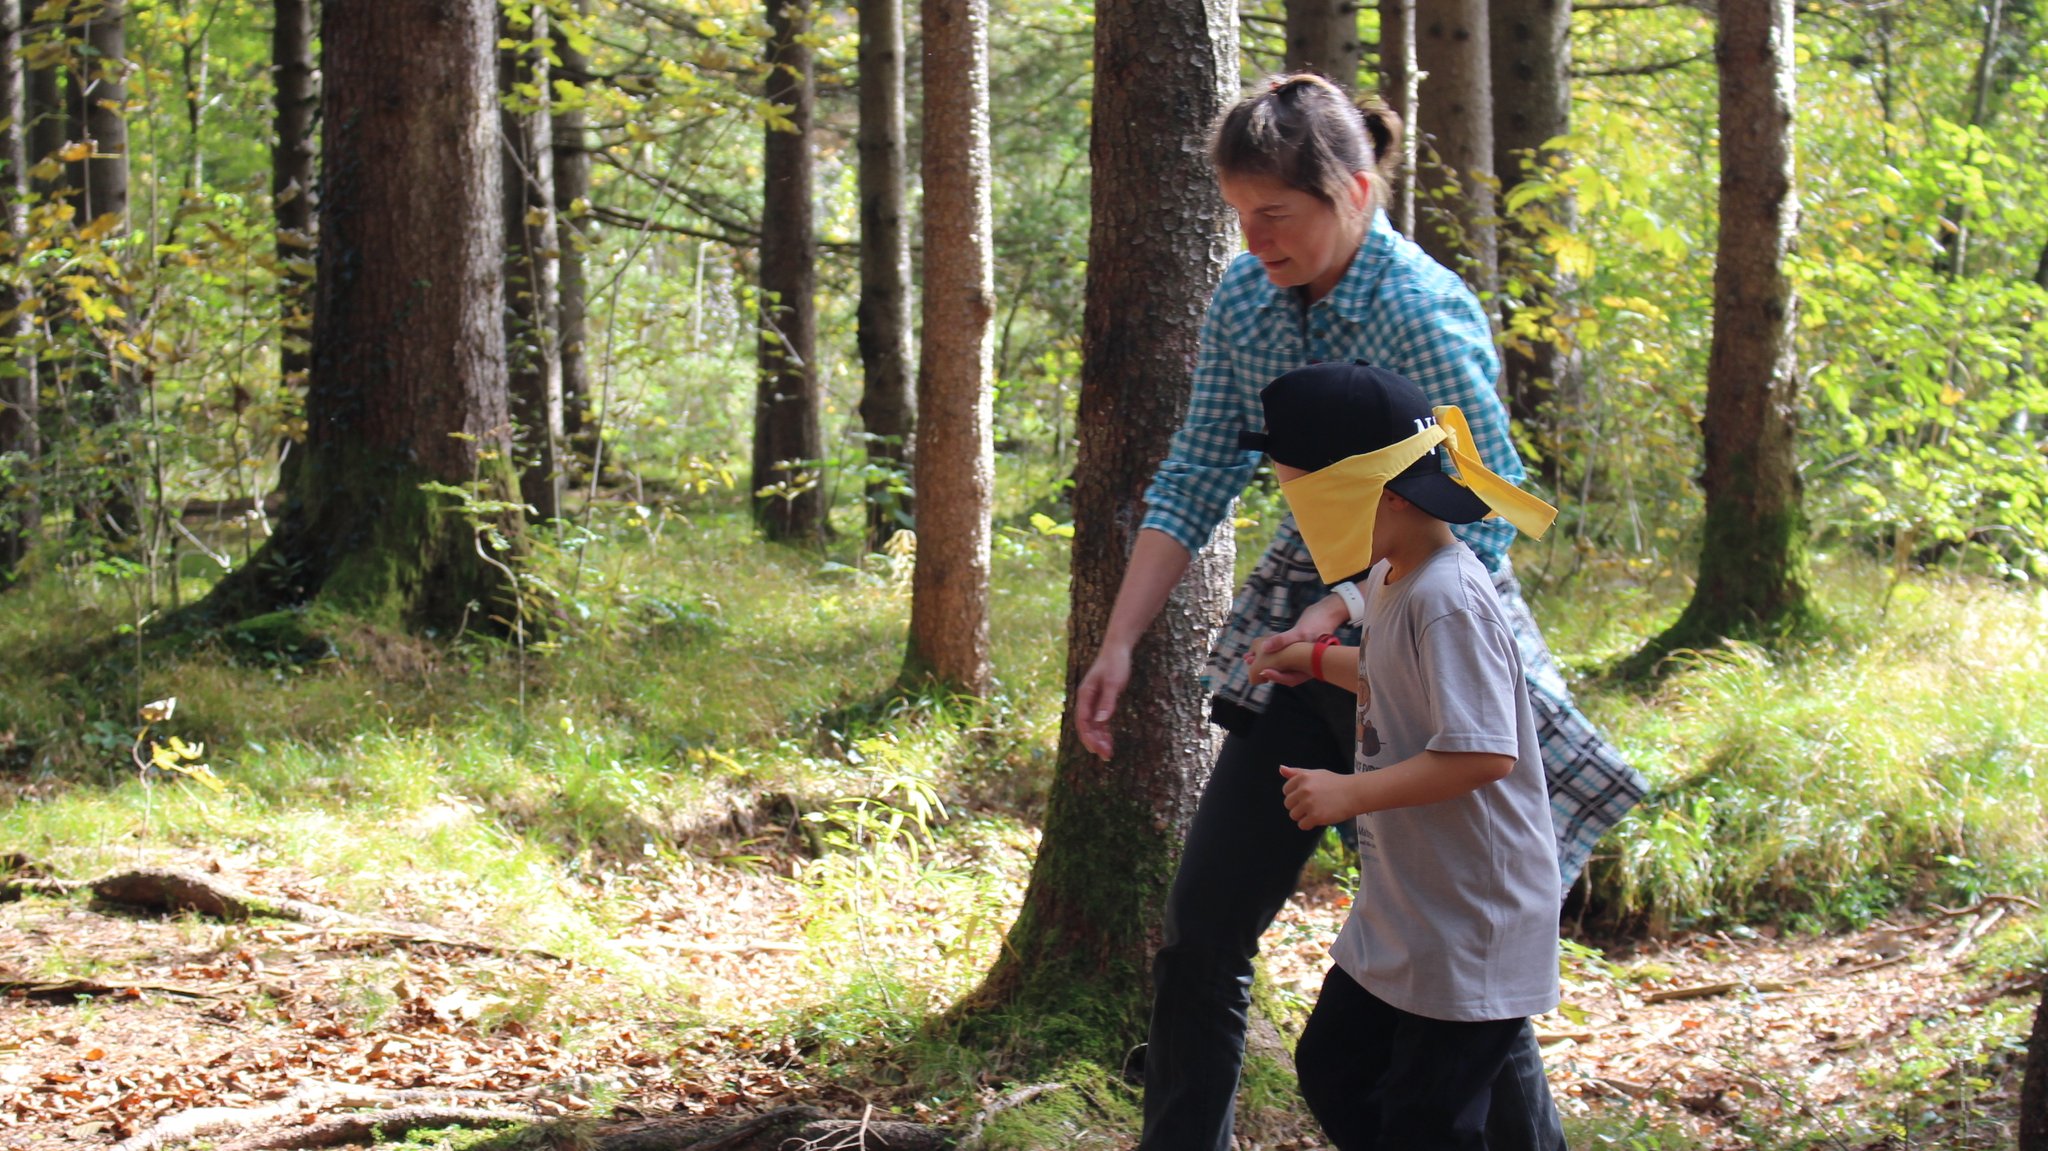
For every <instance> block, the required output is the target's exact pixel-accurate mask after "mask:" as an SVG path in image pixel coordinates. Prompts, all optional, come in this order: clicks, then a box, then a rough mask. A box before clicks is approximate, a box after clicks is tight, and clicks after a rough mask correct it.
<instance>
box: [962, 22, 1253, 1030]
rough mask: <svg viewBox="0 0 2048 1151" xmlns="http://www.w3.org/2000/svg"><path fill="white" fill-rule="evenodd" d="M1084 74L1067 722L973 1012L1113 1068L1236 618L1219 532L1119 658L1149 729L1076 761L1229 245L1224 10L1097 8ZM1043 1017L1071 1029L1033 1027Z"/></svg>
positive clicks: (1138, 1010)
mask: <svg viewBox="0 0 2048 1151" xmlns="http://www.w3.org/2000/svg"><path fill="white" fill-rule="evenodd" d="M1095 62H1096V66H1095V100H1096V104H1095V127H1094V133H1093V138H1092V140H1091V143H1090V161H1091V164H1092V165H1093V173H1094V177H1093V191H1092V193H1091V197H1092V201H1093V213H1092V219H1091V224H1090V232H1089V240H1088V251H1089V259H1088V284H1087V305H1086V308H1087V310H1086V317H1085V321H1084V331H1083V337H1082V338H1083V341H1084V345H1083V361H1082V367H1081V410H1080V416H1079V419H1078V421H1077V423H1078V428H1079V434H1080V445H1079V449H1080V450H1079V461H1078V464H1077V468H1076V471H1075V477H1074V492H1073V500H1074V548H1073V566H1072V573H1073V574H1072V592H1071V594H1072V614H1071V616H1070V617H1069V623H1068V629H1067V631H1068V636H1067V643H1068V647H1067V699H1068V701H1069V706H1068V714H1067V716H1066V718H1065V720H1064V721H1063V722H1062V724H1061V730H1060V749H1059V765H1058V770H1057V772H1056V774H1055V776H1054V779H1053V785H1052V794H1051V797H1050V799H1049V803H1048V808H1047V811H1046V820H1045V834H1044V839H1043V840H1042V842H1041V845H1040V848H1039V852H1038V858H1037V861H1036V863H1035V864H1034V865H1033V868H1032V872H1031V883H1030V887H1029V889H1028V890H1027V891H1026V893H1025V896H1024V906H1023V909H1022V911H1021V912H1020V913H1019V915H1018V917H1017V922H1016V925H1015V926H1013V927H1012V928H1011V929H1010V935H1009V941H1008V944H1007V945H1006V946H1005V947H1004V948H1003V951H1002V954H1001V956H1000V957H999V958H998V959H997V961H996V964H995V967H994V969H993V970H991V971H990V972H989V975H988V978H987V980H986V981H985V982H984V984H983V985H982V987H981V989H980V990H979V991H978V992H977V993H976V994H975V995H974V996H973V997H972V998H971V999H970V1001H969V1003H968V1005H967V1010H969V1011H970V1012H975V1013H977V1014H979V1013H983V1012H987V1013H991V1014H992V1015H994V1014H996V1013H999V1014H1000V1017H1001V1018H1002V1019H1003V1020H1006V1021H1007V1024H1008V1025H1009V1026H1012V1027H1014V1028H1018V1029H1024V1028H1030V1029H1032V1030H1034V1031H1036V1032H1037V1033H1038V1035H1039V1036H1040V1042H1041V1043H1055V1044H1059V1045H1060V1048H1061V1049H1060V1050H1056V1051H1051V1050H1045V1049H1044V1048H1042V1047H1041V1048H1040V1049H1039V1050H1038V1051H1036V1052H1034V1054H1036V1055H1038V1056H1040V1057H1051V1058H1068V1057H1081V1058H1092V1059H1095V1060H1096V1061H1098V1062H1101V1063H1104V1064H1106V1065H1109V1066H1115V1065H1117V1063H1118V1062H1119V1061H1120V1060H1121V1059H1122V1057H1123V1055H1124V1053H1125V1052H1126V1051H1127V1050H1128V1049H1129V1047H1130V1045H1131V1044H1132V1043H1135V1042H1137V1041H1138V1040H1139V1039H1140V1037H1142V1036H1143V1034H1144V1031H1145V1018H1146V1010H1147V1006H1148V1004H1149V1003H1150V1000H1151V992H1150V978H1149V970H1150V960H1151V954H1152V951H1153V949H1154V947H1155V946H1156V944H1157V943H1158V940H1159V932H1160V927H1161V922H1160V918H1161V912H1162V909H1163V908H1164V907H1165V904H1166V888H1167V885H1168V883H1169V882H1170V880H1171V878H1172V875H1173V865H1174V858H1175V855H1176V853H1177V852H1178V851H1179V849H1180V845H1181V841H1182V838H1183V836H1184V834H1185V831H1186V825H1187V821H1188V819H1189V818H1190V817H1191V816H1192V815H1193V813H1194V807H1195V800H1196V798H1197V796H1198V794H1199V792H1200V785H1201V782H1202V780H1203V778H1204V777H1205V775H1206V773H1207V771H1208V768H1209V762H1210V752H1211V744H1210V740H1209V737H1208V732H1209V728H1208V726H1207V723H1206V717H1205V715H1204V704H1205V700H1204V698H1203V693H1202V689H1201V686H1200V682H1199V678H1198V669H1199V667H1200V664H1201V662H1202V660H1203V658H1204V656H1205V654H1206V653H1207V650H1208V646H1209V642H1210V637H1211V636H1212V635H1213V634H1214V629H1215V628H1216V626H1217V625H1218V624H1220V623H1221V622H1222V619H1223V616H1224V613H1225V611H1226V610H1227V609H1228V606H1229V595H1230V575H1231V560H1232V549H1231V544H1230V534H1229V528H1228V526H1227V525H1225V526H1223V527H1222V528H1220V529H1219V530H1218V532H1217V534H1216V537H1215V539H1214V540H1213V541H1212V542H1211V544H1210V545H1209V546H1208V547H1205V548H1203V549H1202V551H1201V552H1200V553H1199V554H1198V555H1197V556H1196V557H1195V560H1194V562H1193V564H1192V565H1191V566H1190V567H1189V569H1188V574H1187V577H1186V578H1185V579H1183V580H1182V581H1181V583H1180V586H1179V587H1178V588H1176V589H1175V591H1174V593H1173V596H1172V598H1171V599H1170V600H1169V601H1168V602H1167V605H1166V607H1165V609H1164V610H1163V611H1162V612H1161V613H1160V615H1159V618H1158V620H1157V622H1156V623H1154V625H1153V626H1152V627H1151V629H1150V630H1148V631H1147V632H1146V634H1145V636H1144V638H1143V639H1142V640H1141V641H1140V643H1139V644H1138V647H1137V650H1136V651H1135V652H1134V653H1133V656H1132V661H1131V678H1130V684H1129V686H1128V687H1127V688H1126V689H1125V691H1124V694H1123V698H1122V701H1121V702H1120V704H1119V705H1118V706H1119V708H1120V709H1121V710H1122V711H1123V712H1124V714H1127V715H1135V716H1143V717H1144V719H1145V722H1143V723H1141V724H1135V725H1132V726H1131V728H1130V729H1129V730H1127V731H1125V732H1123V733H1121V734H1120V735H1119V736H1118V739H1117V743H1116V756H1115V758H1114V760H1112V761H1111V762H1110V763H1107V764H1105V763H1103V762H1102V761H1100V760H1098V759H1096V758H1095V757H1094V756H1093V755H1092V754H1090V753H1089V752H1087V751H1086V750H1085V749H1083V748H1082V746H1081V743H1080V740H1079V739H1078V738H1077V737H1076V734H1075V728H1074V724H1073V715H1072V700H1073V698H1074V692H1075V691H1076V690H1077V689H1078V688H1079V686H1080V683H1081V678H1082V676H1083V675H1084V674H1086V672H1087V669H1088V664H1089V661H1090V660H1091V659H1092V657H1093V656H1094V654H1095V651H1096V649H1097V648H1098V647H1099V646H1100V644H1101V641H1102V635H1103V631H1104V628H1105V626H1106V625H1107V623H1108V620H1109V611H1110V605H1111V604H1112V603H1113V602H1114V600H1115V598H1116V592H1117V587H1118V584H1119V582H1120V580H1121V579H1122V576H1123V569H1124V563H1125V559H1126V557H1127V556H1129V554H1130V550H1131V546H1132V543H1133V542H1134V539H1135V537H1136V534H1137V530H1138V522H1139V519H1140V516H1141V514H1142V511H1143V506H1142V496H1143V494H1144V489H1145V485H1146V482H1147V481H1148V480H1149V478H1150V477H1151V475H1152V472H1153V470H1154V468H1155V467H1156V466H1157V464H1158V462H1159V460H1160V459H1161V458H1162V457H1163V456H1164V455H1165V454H1166V447H1167V442H1168V440H1169V439H1170V438H1171V437H1172V435H1173V431H1174V429H1175V428H1176V427H1178V426H1179V424H1180V421H1181V417H1182V416H1183V415H1184V414H1185V412H1186V408H1187V402H1188V389H1189V383H1190V372H1191V369H1192V366H1193V364H1194V362H1195V354H1196V344H1197V337H1198V334H1199V330H1200V326H1201V319H1202V314H1203V310H1204V306H1205V304H1206V303H1207V301H1208V298H1209V295H1210V293H1211V292H1212V291H1213V290H1214V287H1215V284H1216V281H1217V278H1218V276H1219V275H1220V274H1221V272H1222V270H1223V267H1224V263H1225V261H1226V259H1227V257H1228V254H1229V251H1230V247H1231V243H1230V238H1231V232H1230V226H1229V224H1228V222H1227V219H1228V218H1227V215H1226V213H1225V212H1224V210H1223V205H1222V203H1221V202H1220V199H1219V198H1218V196H1217V194H1216V191H1215V177H1214V175H1213V174H1212V173H1211V172H1210V171H1209V167H1208V163H1207V160H1206V155H1205V149H1204V148H1203V146H1202V134H1203V132H1204V131H1205V129H1206V127H1207V125H1208V124H1209V123H1210V122H1211V121H1212V120H1213V119H1214V118H1215V116H1216V115H1217V114H1218V113H1219V112H1221V110H1222V109H1223V107H1224V106H1225V105H1226V103H1227V102H1228V101H1229V100H1230V99H1231V97H1232V96H1233V95H1234V94H1235V90H1236V87H1237V44H1236V8H1235V5H1233V4H1229V3H1225V2H1222V0H1204V2H1202V3H1197V2H1195V0H1103V2H1102V3H1100V4H1098V5H1097V7H1096V25H1095ZM1054 1019H1059V1020H1063V1021H1072V1023H1071V1025H1070V1026H1064V1027H1061V1028H1059V1029H1058V1030H1057V1031H1054V1030H1053V1029H1049V1028H1046V1027H1045V1026H1044V1025H1045V1023H1046V1021H1049V1020H1054ZM1004 1025H1005V1024H1004V1022H997V1023H995V1024H994V1025H993V1026H991V1027H990V1029H989V1032H990V1035H991V1036H992V1037H993V1036H996V1035H1002V1034H1005V1033H1004V1031H1003V1030H1002V1028H1003V1027H1004Z"/></svg>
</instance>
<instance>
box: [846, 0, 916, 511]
mask: <svg viewBox="0 0 2048 1151" xmlns="http://www.w3.org/2000/svg"><path fill="white" fill-rule="evenodd" d="M903 137H904V132H903V5H902V2H901V0H869V2H868V3H863V4H862V5H861V6H860V317H859V325H860V333H859V339H860V364H861V371H862V381H863V383H862V389H861V397H860V419H861V425H862V427H863V429H864V430H865V431H866V433H867V457H868V467H869V469H870V472H869V478H868V483H867V550H869V551H874V550H876V549H878V548H880V547H881V546H882V544H883V543H885V542H886V541H887V540H888V538H889V536H890V534H891V533H892V532H894V531H895V530H896V529H898V528H901V527H907V526H909V524H910V523H911V515H912V512H913V500H912V498H911V495H910V494H909V492H907V491H906V490H905V489H906V487H907V486H908V485H907V482H906V481H907V480H908V476H907V474H906V473H907V472H908V471H909V469H910V467H911V465H912V461H913V460H915V458H916V453H915V450H914V449H915V444H914V442H913V440H912V435H913V434H914V432H915V429H916V424H917V402H916V395H915V393H914V392H913V390H912V388H913V377H912V376H911V372H910V244H909V242H908V238H907V235H908V230H909V220H908V213H907V212H906V211H905V209H904V190H903V186H904V161H903Z"/></svg>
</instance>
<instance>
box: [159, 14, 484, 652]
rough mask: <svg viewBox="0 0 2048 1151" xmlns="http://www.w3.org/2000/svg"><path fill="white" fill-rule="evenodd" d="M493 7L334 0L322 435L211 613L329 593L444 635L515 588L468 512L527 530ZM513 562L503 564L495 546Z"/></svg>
mask: <svg viewBox="0 0 2048 1151" xmlns="http://www.w3.org/2000/svg"><path fill="white" fill-rule="evenodd" d="M495 9H496V5H495V4H494V3H493V2H492V0H419V2H418V3H409V4H397V5H393V4H385V3H381V2H378V0H326V2H325V3H323V4H322V5H321V9H320V14H321V19H320V44H321V53H322V55H321V75H322V80H323V85H322V86H323V92H322V95H321V121H322V123H323V124H324V125H325V131H324V134H323V136H324V138H323V151H322V155H321V163H320V171H321V182H322V187H321V192H320V197H319V213H320V217H319V230H320V248H319V272H318V288H317V291H316V293H315V304H314V318H313V349H312V359H313V362H312V369H311V376H310V379H309V383H308V387H307V392H306V425H307V430H306V443H305V447H304V449H303V451H302V452H301V453H300V456H301V464H300V466H299V467H297V468H296V469H294V471H293V475H292V483H291V487H290V490H289V493H288V496H287V500H286V504H285V508H284V511H283V513H282V515H281V517H280V523H279V526H278V529H277V532H276V534H275V535H273V536H272V537H271V539H270V540H269V541H268V542H267V543H266V544H265V545H264V548H263V550H262V551H261V552H259V553H257V556H256V558H255V559H254V560H252V561H251V562H249V563H247V564H244V565H243V566H242V567H240V568H238V569H236V570H235V571H234V572H233V573H231V574H230V575H229V577H228V578H227V579H225V580H223V581H222V582H221V583H220V584H219V585H218V586H217V587H216V588H215V590H214V592H213V594H212V595H210V596H209V597H208V598H207V599H206V600H205V601H203V602H202V603H201V604H200V605H198V607H197V609H196V613H197V614H198V615H199V616H200V617H201V620H202V621H204V620H221V619H226V620H235V619H242V618H245V617H247V616H250V615H254V614H257V613H261V612H268V611H272V610H274V609H277V608H282V607H289V606H293V605H297V604H303V603H305V602H307V601H309V600H312V599H314V598H315V597H318V598H320V599H322V600H323V601H325V602H329V603H333V604H335V605H336V606H337V607H339V608H341V609H343V610H348V611H353V612H357V613H359V614H361V615H363V616H365V617H367V618H369V619H371V620H372V621H374V622H378V623H382V624H387V625H397V626H407V627H410V628H413V629H416V630H426V629H435V630H438V631H443V632H448V631H453V630H455V629H457V628H460V627H465V626H469V627H486V626H489V620H490V618H491V617H492V616H494V615H495V616H497V617H498V618H500V619H510V618H511V617H512V614H513V612H514V611H516V610H517V605H518V601H517V598H516V597H517V594H518V593H517V592H516V590H514V589H513V588H512V587H511V586H510V584H509V581H508V580H507V578H506V575H507V573H506V572H505V571H503V570H501V569H500V567H499V566H497V564H498V563H502V562H505V561H503V560H496V562H493V560H487V559H486V558H485V555H486V554H488V545H487V544H486V543H485V542H484V540H483V539H482V538H481V533H480V531H479V530H478V528H477V527H476V526H473V524H472V522H471V519H472V518H475V519H477V520H481V521H485V522H488V523H490V524H492V525H494V526H495V527H497V528H498V530H499V531H500V532H502V533H505V534H506V535H507V536H508V537H509V538H511V539H512V540H513V542H514V546H515V547H516V543H517V537H518V532H519V530H520V527H521V517H520V516H519V514H518V513H517V511H516V510H503V509H501V508H499V507H495V506H485V507H483V508H478V509H475V510H473V511H472V513H471V514H470V515H467V516H466V515H465V514H464V513H463V510H462V507H463V501H462V500H460V499H458V498H456V497H453V496H449V495H446V494H436V493H430V492H428V491H424V490H422V486H421V485H423V484H429V483H432V484H441V485H448V486H450V487H455V488H460V489H463V490H464V491H465V492H467V493H470V494H471V495H473V496H474V497H475V498H477V499H479V500H483V501H491V502H492V503H494V504H495V503H499V502H502V501H506V500H509V499H511V498H513V495H514V487H513V480H512V475H511V472H510V468H509V464H508V463H507V459H508V456H509V453H510V448H511V443H510V436H509V429H510V413H509V411H508V401H507V398H506V391H505V342H504V341H505V328H504V320H503V308H504V263H503V251H504V248H503V245H504V229H503V226H502V213H501V207H500V202H499V180H500V174H501V164H500V162H499V147H500V146H499V142H498V107H497V99H496V95H497V85H496V76H497V68H496V64H497V35H496V32H497V23H496V20H495ZM493 559H496V557H493Z"/></svg>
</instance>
